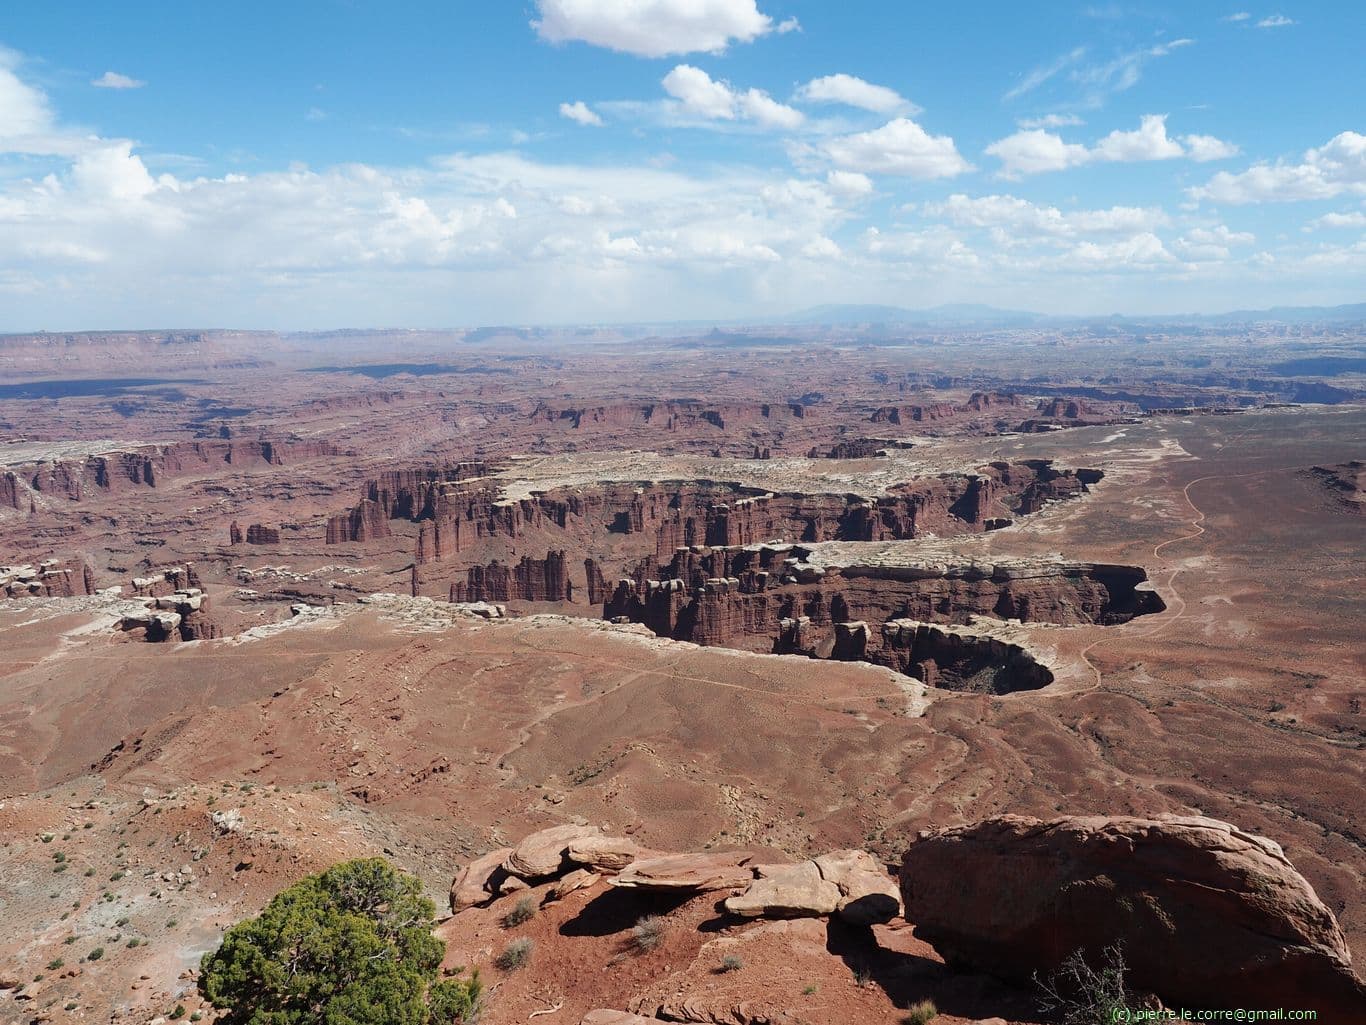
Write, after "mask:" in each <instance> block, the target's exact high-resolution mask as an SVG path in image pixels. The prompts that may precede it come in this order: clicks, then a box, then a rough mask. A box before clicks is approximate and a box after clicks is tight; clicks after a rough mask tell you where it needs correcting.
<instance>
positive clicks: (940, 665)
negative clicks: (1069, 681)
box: [863, 619, 1053, 694]
mask: <svg viewBox="0 0 1366 1025" xmlns="http://www.w3.org/2000/svg"><path fill="white" fill-rule="evenodd" d="M863 659H864V660H865V661H868V662H874V663H876V664H878V665H885V666H887V667H888V668H890V669H895V670H896V671H897V672H900V673H905V674H906V675H907V676H910V677H913V678H915V679H917V680H920V681H921V682H922V683H925V684H927V685H929V686H931V687H939V688H941V689H944V690H961V691H973V692H976V693H981V694H1013V693H1014V692H1015V691H1021V690H1038V689H1039V688H1041V687H1047V686H1048V685H1049V684H1050V683H1052V682H1053V673H1052V671H1051V670H1050V669H1049V668H1048V667H1047V666H1045V665H1043V664H1042V663H1041V662H1040V661H1039V660H1038V659H1037V658H1036V657H1035V655H1034V653H1033V652H1031V651H1030V650H1029V649H1028V648H1027V647H1026V646H1025V645H1024V644H1021V643H1016V642H1013V641H1010V640H1006V639H1002V638H1000V637H995V636H992V634H991V633H990V632H983V631H982V630H980V629H968V628H964V627H959V626H940V625H938V624H935V623H921V622H917V621H916V620H913V619H893V620H890V621H889V622H886V623H883V624H882V646H881V648H880V649H879V650H878V651H876V652H875V653H873V654H868V653H867V652H865V654H864V655H863Z"/></svg>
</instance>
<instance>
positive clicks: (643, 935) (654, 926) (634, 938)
mask: <svg viewBox="0 0 1366 1025" xmlns="http://www.w3.org/2000/svg"><path fill="white" fill-rule="evenodd" d="M666 928H667V925H666V923H665V921H664V919H662V918H660V917H659V916H658V915H646V916H645V917H644V918H642V919H641V920H640V921H638V922H636V924H635V926H634V927H633V928H632V929H631V942H632V943H633V944H635V948H636V950H638V951H640V952H641V953H648V952H649V951H651V950H654V949H655V947H657V946H659V945H660V944H661V943H662V942H664V932H665V929H666Z"/></svg>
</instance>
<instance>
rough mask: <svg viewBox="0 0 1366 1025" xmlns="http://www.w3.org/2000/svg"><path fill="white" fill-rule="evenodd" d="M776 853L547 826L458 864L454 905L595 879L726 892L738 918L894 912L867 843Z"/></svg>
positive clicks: (551, 895) (892, 888)
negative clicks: (659, 844) (653, 846)
mask: <svg viewBox="0 0 1366 1025" xmlns="http://www.w3.org/2000/svg"><path fill="white" fill-rule="evenodd" d="M777 859H778V860H775V852H773V851H764V852H755V851H706V852H702V853H696V854H687V853H683V854H664V853H659V852H657V851H648V850H645V849H643V848H641V847H640V846H639V845H638V844H637V843H636V842H635V841H634V840H632V839H630V838H629V837H614V836H606V835H604V834H603V833H602V831H601V830H599V829H597V828H596V827H594V826H579V825H572V824H571V825H563V826H552V827H550V828H549V829H543V830H540V831H539V832H536V833H532V834H530V835H529V836H527V837H525V838H524V839H523V840H522V841H521V843H519V844H517V846H516V847H506V848H502V849H500V850H496V851H491V852H490V853H488V854H486V855H484V856H483V857H480V858H477V859H475V860H474V861H472V862H470V863H469V864H468V865H466V866H464V867H463V868H462V869H460V871H459V872H458V873H456V876H455V878H454V880H453V881H452V883H451V893H450V901H451V911H452V913H459V912H460V911H463V910H464V909H465V908H470V907H475V906H480V905H485V904H488V903H489V902H491V901H493V900H494V899H496V897H497V896H498V895H499V894H504V893H509V892H513V891H515V890H517V889H523V888H527V887H529V886H537V885H543V884H552V885H551V886H550V889H548V890H547V891H546V893H545V898H544V899H545V901H546V902H549V901H554V900H559V899H562V898H563V897H564V896H566V895H567V894H568V893H571V892H573V891H574V890H577V889H585V888H587V887H590V886H593V885H596V883H597V882H598V881H599V880H601V879H605V880H606V881H607V883H608V884H609V885H611V886H613V887H616V888H618V889H622V890H645V891H658V892H661V893H672V894H686V893H708V892H713V891H716V892H720V891H731V895H730V896H729V897H727V898H726V899H725V900H724V902H723V906H724V907H725V910H726V911H727V912H728V913H730V914H732V915H736V916H737V917H740V918H794V917H824V916H830V915H838V916H839V917H841V918H843V919H844V920H846V921H848V922H851V923H854V924H858V925H871V924H875V923H881V922H888V921H891V919H893V918H894V917H896V915H897V913H898V912H899V911H900V907H901V901H900V897H899V895H898V892H897V887H896V882H895V880H893V879H892V877H891V876H890V875H888V873H887V871H886V870H885V869H884V868H883V866H882V865H881V864H879V863H878V861H877V860H876V859H875V858H874V857H873V856H872V855H871V854H869V853H868V852H867V851H859V850H844V851H832V852H831V853H829V854H824V855H822V856H821V857H819V858H814V859H811V860H808V861H803V862H800V863H798V864H795V865H790V864H784V863H781V860H780V859H781V856H777Z"/></svg>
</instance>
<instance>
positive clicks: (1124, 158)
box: [1091, 114, 1218, 163]
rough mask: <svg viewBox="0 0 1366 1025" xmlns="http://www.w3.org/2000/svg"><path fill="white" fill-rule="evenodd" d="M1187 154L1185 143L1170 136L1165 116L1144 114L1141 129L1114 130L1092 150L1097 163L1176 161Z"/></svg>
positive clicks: (1139, 124) (1139, 127)
mask: <svg viewBox="0 0 1366 1025" xmlns="http://www.w3.org/2000/svg"><path fill="white" fill-rule="evenodd" d="M1213 141H1216V142H1217V141H1218V140H1213ZM1184 155H1185V151H1184V150H1183V149H1182V148H1181V144H1180V143H1179V142H1177V141H1176V140H1175V139H1169V138H1168V137H1167V118H1166V115H1163V114H1144V115H1143V117H1141V118H1140V119H1139V123H1138V128H1137V130H1135V131H1132V132H1121V131H1113V132H1111V133H1110V134H1109V135H1107V136H1105V138H1103V139H1101V140H1100V141H1099V142H1098V143H1096V145H1095V146H1094V147H1093V148H1092V150H1091V159H1093V160H1102V161H1116V162H1121V163H1137V162H1139V161H1144V160H1172V159H1174V158H1176V157H1180V156H1184Z"/></svg>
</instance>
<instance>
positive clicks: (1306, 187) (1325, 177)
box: [1187, 132, 1366, 205]
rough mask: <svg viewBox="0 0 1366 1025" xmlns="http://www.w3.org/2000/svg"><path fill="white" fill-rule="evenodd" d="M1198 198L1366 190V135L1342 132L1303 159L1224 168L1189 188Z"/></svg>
mask: <svg viewBox="0 0 1366 1025" xmlns="http://www.w3.org/2000/svg"><path fill="white" fill-rule="evenodd" d="M1187 192H1188V193H1189V195H1190V196H1191V198H1192V199H1195V200H1206V199H1207V200H1210V201H1212V202H1215V203H1229V204H1235V205H1236V204H1243V203H1286V202H1295V201H1298V200H1306V199H1332V198H1333V197H1334V196H1340V195H1343V194H1357V195H1363V194H1366V135H1361V134H1359V133H1357V132H1341V133H1339V134H1338V135H1335V136H1334V137H1333V138H1332V139H1330V140H1328V142H1327V143H1326V144H1324V145H1323V146H1320V147H1318V148H1317V149H1311V150H1306V151H1305V154H1304V159H1303V160H1302V161H1301V162H1300V163H1297V164H1296V163H1277V164H1257V165H1255V166H1253V167H1250V168H1248V169H1247V170H1246V171H1242V172H1240V173H1237V174H1234V173H1231V172H1228V171H1220V172H1219V173H1218V174H1216V175H1215V176H1214V177H1213V178H1211V179H1210V180H1209V182H1208V183H1206V184H1205V185H1200V186H1197V187H1195V188H1193V189H1188V190H1187Z"/></svg>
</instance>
